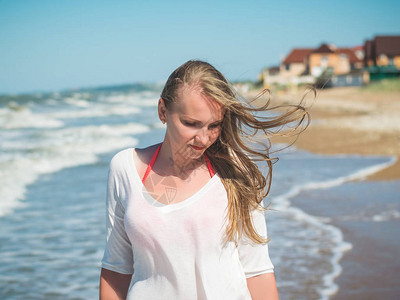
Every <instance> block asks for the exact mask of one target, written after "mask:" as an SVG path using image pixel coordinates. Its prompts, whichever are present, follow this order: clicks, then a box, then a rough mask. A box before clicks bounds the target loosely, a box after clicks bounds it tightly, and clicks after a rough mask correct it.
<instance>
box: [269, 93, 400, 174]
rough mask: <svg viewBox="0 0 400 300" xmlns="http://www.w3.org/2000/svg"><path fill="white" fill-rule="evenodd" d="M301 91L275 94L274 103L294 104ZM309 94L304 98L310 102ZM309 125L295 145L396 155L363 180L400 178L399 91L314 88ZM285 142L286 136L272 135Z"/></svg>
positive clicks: (335, 151)
mask: <svg viewBox="0 0 400 300" xmlns="http://www.w3.org/2000/svg"><path fill="white" fill-rule="evenodd" d="M301 95H302V92H301V91H294V92H291V93H286V94H282V95H279V94H278V95H277V96H276V99H275V101H274V103H277V104H280V103H286V104H296V103H297V102H298V100H299V98H301ZM312 101H313V99H312V96H311V95H309V96H308V97H306V103H307V104H311V103H312ZM309 112H310V116H311V123H310V126H309V127H308V128H307V129H306V131H304V132H303V133H302V134H301V135H300V136H299V138H298V140H297V141H296V143H295V146H296V147H298V148H301V149H305V150H308V151H311V152H314V153H321V154H360V155H387V156H396V157H397V161H396V162H395V164H393V165H392V166H390V167H388V168H386V169H383V170H381V171H380V172H377V173H374V174H372V175H371V176H369V177H368V178H367V180H396V179H400V159H399V158H400V117H399V112H400V92H391V93H389V92H367V91H364V90H362V89H359V88H357V87H346V88H335V89H326V90H318V91H317V98H316V100H315V102H314V103H313V105H312V107H311V108H310V109H309ZM274 141H277V142H287V138H280V137H276V138H274Z"/></svg>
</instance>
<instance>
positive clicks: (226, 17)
mask: <svg viewBox="0 0 400 300" xmlns="http://www.w3.org/2000/svg"><path fill="white" fill-rule="evenodd" d="M399 11H400V1H385V0H382V1H361V0H353V1H342V0H336V1H294V0H287V1H279V2H278V1H235V0H230V1H193V2H192V1H172V0H171V1H151V0H141V1H135V0H131V1H125V0H119V1H118V0H115V1H111V0H108V1H102V0H96V1H91V0H87V1H75V0H70V1H57V0H51V1H47V0H41V1H33V0H25V1H22V0H8V1H5V0H0V93H21V92H31V91H51V90H59V89H65V88H77V87H90V86H99V85H111V84H123V83H131V82H161V81H165V80H166V78H167V77H168V75H169V74H170V73H171V72H172V71H173V70H174V69H175V68H176V67H178V66H179V65H181V64H182V63H183V62H185V61H186V60H188V59H192V58H197V59H203V60H206V61H208V62H210V63H212V64H213V65H214V66H216V67H217V68H218V69H219V70H221V71H222V72H223V73H224V74H225V75H226V76H227V77H228V79H229V80H232V81H236V80H246V79H252V80H255V79H256V78H257V74H258V73H259V72H260V70H262V68H263V67H267V66H271V65H277V64H279V61H280V60H281V59H282V58H283V57H284V56H285V55H287V54H288V53H289V52H290V50H291V48H293V47H316V46H318V45H319V44H320V43H322V42H328V43H334V44H336V45H337V46H354V45H360V44H363V43H364V41H365V40H366V39H371V38H373V37H374V35H376V34H400V18H399V17H398V12H399Z"/></svg>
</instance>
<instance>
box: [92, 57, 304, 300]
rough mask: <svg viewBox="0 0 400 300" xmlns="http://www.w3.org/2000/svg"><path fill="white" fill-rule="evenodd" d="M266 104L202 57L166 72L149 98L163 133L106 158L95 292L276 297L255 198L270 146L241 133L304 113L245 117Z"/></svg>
mask: <svg viewBox="0 0 400 300" xmlns="http://www.w3.org/2000/svg"><path fill="white" fill-rule="evenodd" d="M265 109H266V106H264V107H263V108H257V109H256V108H252V107H251V106H250V105H246V104H245V103H242V102H241V101H239V100H238V98H237V96H236V95H235V92H234V91H233V89H232V88H231V86H230V85H229V83H228V82H227V80H226V79H225V78H224V76H223V75H222V74H221V73H220V72H219V71H218V70H216V69H215V68H214V67H213V66H211V65H210V64H208V63H206V62H202V61H188V62H186V63H185V64H183V65H182V66H180V67H179V68H178V69H176V70H175V71H174V72H173V73H172V74H171V76H170V77H169V78H168V81H167V83H166V84H165V87H164V89H163V91H162V94H161V98H160V100H159V103H158V114H159V118H160V120H161V122H162V123H166V124H167V129H166V133H165V138H164V141H163V142H162V143H161V144H158V145H153V146H150V147H148V148H144V149H133V148H132V149H126V150H123V151H121V152H119V153H118V154H117V155H116V156H115V157H114V158H113V160H112V162H111V164H110V173H109V182H108V196H107V211H108V215H107V216H108V218H107V229H108V231H107V245H106V249H105V253H104V257H103V260H102V271H101V278H100V298H101V299H125V298H127V299H278V292H277V288H276V283H275V278H274V273H273V265H272V263H271V261H270V258H269V255H268V246H267V229H266V223H265V218H264V213H263V212H264V208H263V206H262V200H263V198H264V197H265V196H266V195H267V194H268V192H269V188H270V184H271V175H272V160H271V159H270V158H269V148H270V147H269V146H268V145H265V144H263V146H264V148H260V147H257V149H255V147H251V146H250V144H251V143H249V141H246V138H249V137H251V136H253V137H254V134H255V133H257V132H259V131H261V132H262V133H263V134H264V139H266V140H268V136H266V134H268V133H271V129H273V128H276V127H278V126H281V125H285V124H287V123H289V122H292V121H295V120H300V121H299V123H301V122H302V121H303V119H304V116H305V115H306V114H307V113H306V112H305V111H304V109H303V108H302V107H301V106H295V107H294V108H293V109H292V110H290V111H288V112H287V113H285V114H284V115H281V116H278V117H273V118H264V119H263V118H260V117H258V118H257V117H255V116H254V115H255V114H254V113H255V112H257V111H263V110H265ZM298 112H301V113H300V115H299V114H298ZM256 160H263V161H266V162H267V164H268V167H269V171H268V175H267V177H265V176H263V174H262V173H261V171H260V170H259V168H258V167H257V165H256V164H255V161H256ZM132 274H133V275H132Z"/></svg>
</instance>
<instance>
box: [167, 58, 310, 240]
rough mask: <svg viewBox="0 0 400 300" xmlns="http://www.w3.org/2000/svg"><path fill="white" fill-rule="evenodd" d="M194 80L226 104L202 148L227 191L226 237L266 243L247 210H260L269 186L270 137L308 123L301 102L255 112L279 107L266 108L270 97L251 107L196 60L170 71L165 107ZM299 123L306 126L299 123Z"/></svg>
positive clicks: (210, 67)
mask: <svg viewBox="0 0 400 300" xmlns="http://www.w3.org/2000/svg"><path fill="white" fill-rule="evenodd" d="M194 84H195V85H197V86H199V87H200V88H201V91H202V93H204V95H206V96H208V97H210V98H212V99H214V100H215V101H217V102H218V103H220V104H222V105H223V106H224V107H225V109H226V111H225V116H224V119H223V123H222V127H221V133H220V136H219V138H218V139H217V140H216V141H215V142H214V144H212V145H211V146H210V147H209V148H208V149H207V150H206V154H207V156H208V157H209V159H210V161H211V163H212V165H213V167H214V169H215V170H216V172H217V173H218V175H219V176H220V178H221V181H222V183H223V184H224V186H225V189H226V191H227V193H228V214H227V217H228V219H229V220H228V224H227V227H226V236H225V238H226V241H234V242H235V243H237V242H238V240H239V239H240V238H241V237H242V235H243V234H245V235H247V236H248V237H249V238H250V239H251V240H252V241H253V242H256V243H266V242H268V239H265V238H263V237H261V236H260V235H259V234H258V233H257V232H256V230H255V229H254V226H253V224H252V219H251V211H252V210H254V209H257V210H264V208H263V206H262V200H263V199H264V198H265V197H266V196H267V195H268V193H269V191H270V188H271V180H272V165H273V163H274V162H275V161H277V160H278V159H277V158H270V148H271V142H270V136H271V135H274V134H277V133H278V132H279V131H280V129H281V128H282V126H284V125H288V124H290V123H293V122H294V123H295V124H294V127H293V130H292V131H296V130H297V129H299V128H300V129H301V130H300V132H301V131H303V130H304V129H305V128H306V127H307V126H308V124H309V120H310V118H309V114H308V112H307V110H306V109H305V107H304V106H302V105H301V104H302V101H301V102H300V103H299V104H298V105H286V106H285V107H287V108H288V110H287V111H286V112H284V113H282V114H279V115H277V116H272V117H271V116H268V117H266V116H257V113H258V112H265V111H267V110H272V109H276V108H278V107H272V108H269V104H270V99H269V97H268V101H266V103H265V104H264V105H263V106H261V107H254V106H252V105H251V102H246V101H244V99H241V97H239V95H238V94H237V93H236V92H235V90H234V89H233V87H232V86H231V85H230V83H229V82H228V81H227V80H226V79H225V77H224V76H223V75H222V73H221V72H219V71H218V70H217V69H215V68H214V67H213V66H212V65H211V64H209V63H207V62H204V61H199V60H190V61H188V62H186V63H184V64H183V65H181V66H180V67H178V68H177V69H176V70H175V71H174V72H172V74H171V75H170V76H169V78H168V80H167V82H166V84H165V86H164V89H163V91H162V93H161V98H162V99H164V103H165V106H166V107H167V109H169V108H170V107H171V105H172V103H175V102H176V101H177V100H178V99H177V98H178V91H179V89H180V88H181V87H182V86H192V85H194ZM264 93H265V92H264ZM264 93H262V94H264ZM260 96H261V94H260ZM256 99H258V97H257V98H256ZM302 100H303V99H302ZM279 107H283V106H279ZM306 121H307V122H306ZM304 122H306V126H303V127H302V126H301V125H304ZM274 130H276V132H274ZM297 131H298V130H297ZM259 133H261V135H260V134H259ZM254 142H255V143H256V144H257V147H254V146H252V145H251V144H252V143H254ZM257 161H264V162H266V163H267V166H268V173H267V174H266V175H265V176H264V175H263V174H262V172H261V171H260V169H259V167H258V166H257V165H256V162H257Z"/></svg>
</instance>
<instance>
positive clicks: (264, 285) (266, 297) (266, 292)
mask: <svg viewBox="0 0 400 300" xmlns="http://www.w3.org/2000/svg"><path fill="white" fill-rule="evenodd" d="M247 288H248V289H249V291H250V295H251V298H252V299H253V300H279V297H278V290H277V288H276V282H275V275H274V273H265V274H261V275H258V276H254V277H250V278H247Z"/></svg>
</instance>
